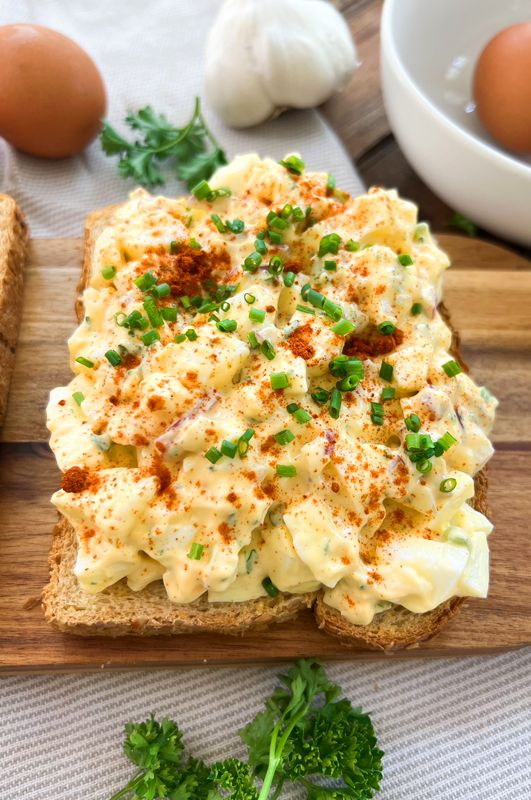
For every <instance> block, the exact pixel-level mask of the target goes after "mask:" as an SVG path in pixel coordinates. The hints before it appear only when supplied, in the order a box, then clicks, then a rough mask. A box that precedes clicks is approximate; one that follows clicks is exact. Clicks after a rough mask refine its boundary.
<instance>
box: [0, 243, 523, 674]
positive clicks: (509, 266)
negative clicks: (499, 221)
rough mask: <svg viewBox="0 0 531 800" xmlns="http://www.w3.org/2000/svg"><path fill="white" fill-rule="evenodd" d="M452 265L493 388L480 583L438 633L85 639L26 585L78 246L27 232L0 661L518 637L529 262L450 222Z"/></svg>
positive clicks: (39, 527)
mask: <svg viewBox="0 0 531 800" xmlns="http://www.w3.org/2000/svg"><path fill="white" fill-rule="evenodd" d="M441 244H444V246H445V247H446V248H447V249H448V250H449V252H450V255H451V256H452V258H453V260H454V262H455V265H456V268H455V269H453V270H450V272H449V273H448V275H447V292H446V299H447V304H448V306H449V308H450V310H451V313H452V318H453V321H454V323H455V325H456V327H457V328H458V329H459V330H460V331H461V334H462V338H463V353H464V355H465V358H466V359H467V360H468V361H469V363H470V365H471V367H472V371H473V374H474V377H475V378H476V380H478V381H479V382H485V383H486V384H487V385H488V386H489V387H490V388H491V389H492V390H493V391H494V392H495V393H496V394H497V395H498V397H499V398H500V400H501V407H500V411H499V415H498V421H497V424H496V428H495V432H494V439H495V441H496V443H497V448H498V452H497V454H496V455H495V457H494V459H493V461H492V462H491V465H490V466H489V478H490V495H489V500H490V506H491V509H492V518H493V521H494V523H495V524H496V531H495V534H494V536H493V537H492V540H491V545H492V585H491V593H490V596H489V598H488V600H486V601H482V600H477V601H472V600H471V601H467V603H466V607H465V609H464V611H463V612H462V613H461V614H460V615H459V616H458V617H457V619H456V620H455V621H453V622H452V623H450V625H449V626H448V627H447V628H445V629H444V630H443V631H442V632H441V634H439V635H438V636H437V637H436V638H435V639H433V640H432V641H430V642H426V643H424V644H422V645H421V646H419V647H416V648H412V649H409V650H406V651H401V652H399V653H396V654H393V655H387V654H379V653H374V652H369V651H364V650H362V649H360V650H356V651H351V650H346V649H344V648H343V647H342V646H341V645H340V644H339V643H338V642H337V641H336V640H334V639H332V638H330V637H328V636H327V635H326V634H324V633H322V632H320V631H318V630H317V629H316V627H315V623H314V621H313V617H312V616H311V615H310V614H303V615H301V616H300V618H298V619H297V621H296V622H292V623H288V624H285V625H279V626H276V627H275V628H273V629H271V630H269V631H267V632H264V633H253V634H248V635H246V636H245V637H244V638H232V637H230V638H226V637H222V636H217V635H216V636H214V635H191V636H189V635H186V636H177V637H173V638H168V637H161V638H157V639H150V640H149V641H146V640H145V639H142V638H138V639H137V638H130V639H127V640H124V639H115V640H112V639H90V640H83V639H81V638H78V637H74V636H69V635H66V634H60V633H57V632H55V631H54V630H52V629H51V628H50V627H48V625H46V624H45V622H44V620H43V616H42V611H41V608H40V603H39V597H40V592H41V590H42V588H43V585H44V584H45V583H46V580H47V555H48V549H49V545H50V541H51V531H52V528H53V525H54V523H55V520H56V512H55V510H54V508H53V507H52V506H51V505H50V503H49V497H50V495H51V493H52V492H53V491H54V490H55V489H56V488H57V486H58V482H59V471H58V469H57V467H56V465H55V460H54V458H53V456H52V454H51V453H50V451H49V449H48V446H47V444H46V441H47V431H46V428H45V425H44V419H43V414H44V408H45V405H46V398H47V394H48V391H49V389H50V388H51V387H52V386H54V385H56V384H58V383H61V382H66V381H68V380H69V377H70V373H69V368H68V359H67V354H66V347H65V340H66V338H67V337H68V336H69V335H70V333H71V332H72V330H73V327H74V324H75V322H74V313H73V302H74V297H75V286H76V282H77V279H78V276H79V266H80V260H81V245H80V242H79V241H77V240H73V239H62V240H45V241H42V242H39V241H37V242H34V243H33V247H32V251H31V262H30V265H29V269H28V273H27V288H28V291H26V293H25V307H24V313H23V323H22V329H21V337H20V340H19V349H18V353H17V364H16V367H15V373H14V376H13V382H12V391H11V395H10V402H9V407H8V413H7V418H6V425H5V428H4V430H3V442H2V443H1V444H0V474H1V475H2V487H1V489H0V669H1V670H2V671H3V672H10V671H19V670H49V669H55V670H76V669H100V668H118V667H122V668H123V667H127V668H131V667H134V668H140V667H146V666H150V667H164V666H171V665H175V664H201V663H209V664H224V663H234V664H237V663H249V662H258V661H283V660H288V659H292V658H297V657H301V656H314V655H317V656H320V657H322V658H329V659H340V658H345V659H357V658H407V657H411V656H414V655H423V656H440V655H466V654H477V653H486V652H496V651H499V650H503V649H506V648H508V647H519V646H522V645H524V644H527V643H530V642H531V617H530V615H529V605H530V600H531V587H530V585H529V578H528V565H529V563H531V538H530V537H529V535H528V520H529V519H530V518H531V493H530V492H529V474H530V472H531V429H530V426H529V410H528V408H527V405H528V404H527V396H528V392H529V378H530V363H531V361H530V355H531V332H530V329H531V326H530V325H529V321H530V312H529V308H530V307H531V272H530V271H529V262H527V261H525V260H524V259H522V258H520V257H518V256H515V255H514V254H513V253H511V252H509V251H505V250H502V249H500V248H499V247H494V246H493V245H490V244H486V243H483V242H480V241H473V242H472V241H471V240H467V239H463V238H461V237H458V236H449V237H441Z"/></svg>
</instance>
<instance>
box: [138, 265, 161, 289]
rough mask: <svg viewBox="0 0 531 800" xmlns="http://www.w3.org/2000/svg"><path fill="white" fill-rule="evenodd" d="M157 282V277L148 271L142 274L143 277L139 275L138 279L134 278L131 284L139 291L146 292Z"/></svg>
mask: <svg viewBox="0 0 531 800" xmlns="http://www.w3.org/2000/svg"><path fill="white" fill-rule="evenodd" d="M156 282H157V276H156V275H154V274H153V272H151V270H148V272H144V274H143V275H139V276H138V278H135V279H134V281H133V283H134V284H135V286H137V287H138V288H139V289H140V291H142V292H146V291H147V290H148V289H151V287H152V286H154V285H155V284H156Z"/></svg>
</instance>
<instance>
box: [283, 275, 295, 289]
mask: <svg viewBox="0 0 531 800" xmlns="http://www.w3.org/2000/svg"><path fill="white" fill-rule="evenodd" d="M282 280H283V281H284V286H286V287H287V288H288V289H290V288H291V287H292V286H293V284H294V283H295V273H294V272H285V273H284V275H283V276H282Z"/></svg>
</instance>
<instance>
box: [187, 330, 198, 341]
mask: <svg viewBox="0 0 531 800" xmlns="http://www.w3.org/2000/svg"><path fill="white" fill-rule="evenodd" d="M185 335H186V338H187V339H188V341H190V342H195V340H196V339H197V332H196V331H195V330H194V329H193V328H188V330H187V331H185Z"/></svg>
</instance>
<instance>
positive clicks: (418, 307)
mask: <svg viewBox="0 0 531 800" xmlns="http://www.w3.org/2000/svg"><path fill="white" fill-rule="evenodd" d="M423 311H424V308H423V306H422V303H413V305H412V306H411V311H410V313H411V314H412V315H413V316H414V317H416V316H417V315H418V314H422V312H423Z"/></svg>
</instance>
